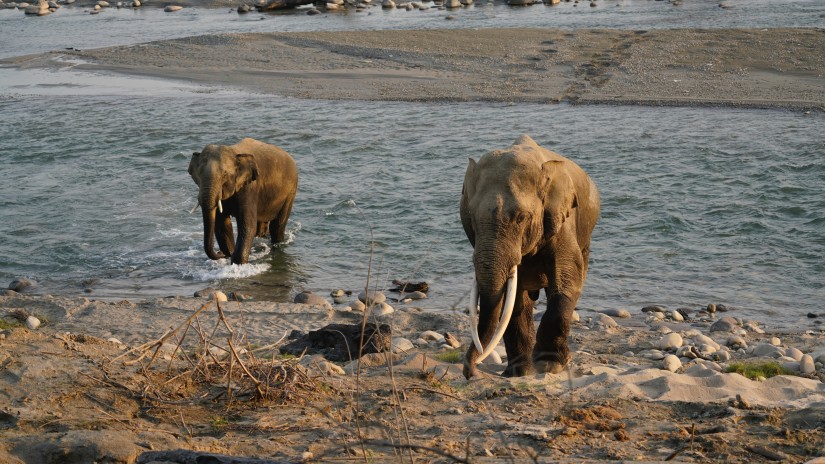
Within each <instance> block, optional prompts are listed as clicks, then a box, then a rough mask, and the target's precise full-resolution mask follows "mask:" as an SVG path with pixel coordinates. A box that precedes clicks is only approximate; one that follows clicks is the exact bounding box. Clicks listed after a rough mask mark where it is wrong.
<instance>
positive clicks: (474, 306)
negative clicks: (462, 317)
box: [470, 273, 484, 353]
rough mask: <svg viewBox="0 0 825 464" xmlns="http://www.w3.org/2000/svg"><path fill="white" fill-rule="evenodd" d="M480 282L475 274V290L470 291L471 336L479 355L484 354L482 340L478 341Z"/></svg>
mask: <svg viewBox="0 0 825 464" xmlns="http://www.w3.org/2000/svg"><path fill="white" fill-rule="evenodd" d="M477 313H478V282H476V276H475V273H474V274H473V288H472V289H471V290H470V336H472V337H473V344H474V345H475V346H476V350H478V352H479V353H482V352H484V347H482V346H481V340H479V339H478V316H477Z"/></svg>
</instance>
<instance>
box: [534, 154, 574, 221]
mask: <svg viewBox="0 0 825 464" xmlns="http://www.w3.org/2000/svg"><path fill="white" fill-rule="evenodd" d="M541 169H542V176H543V177H544V179H545V181H546V182H547V183H546V185H545V189H544V191H545V194H544V234H545V236H553V235H556V234H557V233H559V231H560V230H561V228H562V225H563V224H564V221H565V220H567V218H569V217H570V213H571V212H572V211H573V209H574V208H576V207H578V198H577V196H576V189H575V186H574V185H573V180H572V179H571V178H570V175H569V174H567V172H566V170H565V169H564V161H561V160H554V161H547V162H545V163H544V164H543V165H542V167H541Z"/></svg>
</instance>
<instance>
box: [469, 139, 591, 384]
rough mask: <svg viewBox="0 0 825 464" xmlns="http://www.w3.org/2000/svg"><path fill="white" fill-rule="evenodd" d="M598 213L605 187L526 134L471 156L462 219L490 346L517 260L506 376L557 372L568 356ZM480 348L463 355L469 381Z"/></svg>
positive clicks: (481, 328) (482, 331) (482, 329)
mask: <svg viewBox="0 0 825 464" xmlns="http://www.w3.org/2000/svg"><path fill="white" fill-rule="evenodd" d="M598 217H599V193H598V191H597V190H596V185H595V184H594V183H593V181H592V180H591V179H590V177H589V176H588V175H587V174H585V172H584V171H583V170H582V169H581V168H580V167H579V166H578V165H576V164H575V163H573V162H572V161H570V160H568V159H567V158H564V157H563V156H561V155H559V154H557V153H554V152H552V151H550V150H547V149H544V148H542V147H540V146H538V145H537V144H536V142H535V141H533V139H531V138H530V137H529V136H527V135H522V136H521V137H520V138H519V139H518V140H516V142H515V144H514V145H513V146H512V147H510V148H507V149H505V150H495V151H492V152H490V153H487V154H486V155H484V156H483V157H482V158H481V159H480V160H479V161H478V162H475V161H473V160H472V159H470V162H469V165H468V166H467V172H466V174H465V177H464V188H463V191H462V195H461V223H462V225H463V227H464V231H465V233H466V234H467V238H468V239H469V240H470V243H471V244H472V245H473V265H474V267H475V275H476V280H477V282H478V293H479V317H478V333H479V338H480V340H481V343H482V346H483V347H487V346H488V343H490V339H491V338H492V337H493V333H494V332H495V329H496V325H497V322H498V321H499V318H500V317H501V313H502V306H503V300H504V296H505V286H506V280H507V277H508V274H509V272H510V269H511V268H512V267H513V266H514V265H518V271H517V273H518V283H517V287H516V298H515V304H514V307H513V315H512V318H511V319H510V323H509V325H508V327H507V329H506V331H505V333H504V338H503V339H504V345H505V348H506V349H507V368H506V369H505V370H504V373H503V375H504V376H507V377H515V376H523V375H529V374H532V373H535V372H536V371H537V370H538V371H540V372H552V373H557V372H560V371H561V370H563V369H564V367H565V366H566V365H567V363H568V362H569V360H570V351H569V349H568V346H567V337H568V334H569V332H570V323H571V318H572V315H573V310H574V309H575V307H576V302H577V301H578V299H579V296H580V295H581V291H582V287H583V285H584V279H585V276H586V274H587V264H588V258H589V254H590V234H591V232H592V231H593V228H594V227H595V225H596V221H597V220H598ZM541 289H544V291H545V293H546V295H547V311H546V313H545V314H544V316H543V317H542V320H541V323H540V324H539V328H538V331H537V332H536V330H535V328H534V327H535V326H534V323H533V301H534V300H536V299H538V296H539V290H541ZM473 303H474V302H471V303H470V304H473ZM478 355H479V352H478V351H477V350H476V348H475V346H473V345H471V346H470V349H469V350H468V351H467V354H466V356H465V359H464V376H465V377H467V378H468V379H469V378H470V377H472V376H473V375H475V374H476V368H475V365H476V358H478Z"/></svg>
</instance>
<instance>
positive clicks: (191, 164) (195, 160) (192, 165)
mask: <svg viewBox="0 0 825 464" xmlns="http://www.w3.org/2000/svg"><path fill="white" fill-rule="evenodd" d="M199 156H201V153H200V152H199V151H196V152H193V153H192V159H191V160H189V175H190V176H192V178H193V179H195V166H196V165H197V164H198V157H199ZM196 181H197V179H196Z"/></svg>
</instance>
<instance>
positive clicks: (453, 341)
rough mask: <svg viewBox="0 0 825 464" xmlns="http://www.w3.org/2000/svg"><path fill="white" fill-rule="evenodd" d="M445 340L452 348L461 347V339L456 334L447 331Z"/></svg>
mask: <svg viewBox="0 0 825 464" xmlns="http://www.w3.org/2000/svg"><path fill="white" fill-rule="evenodd" d="M444 341H445V342H447V345H448V346H449V347H450V348H460V347H461V340H459V339H458V338H456V336H455V335H453V334H451V333H450V332H447V333H445V334H444Z"/></svg>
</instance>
